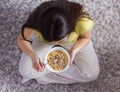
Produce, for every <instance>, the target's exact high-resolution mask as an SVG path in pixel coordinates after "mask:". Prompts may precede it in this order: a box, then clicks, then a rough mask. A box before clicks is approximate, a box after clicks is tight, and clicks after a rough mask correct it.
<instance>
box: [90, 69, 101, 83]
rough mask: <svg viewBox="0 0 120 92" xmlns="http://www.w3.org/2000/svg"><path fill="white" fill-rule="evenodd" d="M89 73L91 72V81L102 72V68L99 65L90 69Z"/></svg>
mask: <svg viewBox="0 0 120 92" xmlns="http://www.w3.org/2000/svg"><path fill="white" fill-rule="evenodd" d="M88 74H89V77H88V79H89V81H93V80H96V79H97V78H98V76H99V74H100V68H99V67H97V68H93V69H91V70H90V72H89V73H88Z"/></svg>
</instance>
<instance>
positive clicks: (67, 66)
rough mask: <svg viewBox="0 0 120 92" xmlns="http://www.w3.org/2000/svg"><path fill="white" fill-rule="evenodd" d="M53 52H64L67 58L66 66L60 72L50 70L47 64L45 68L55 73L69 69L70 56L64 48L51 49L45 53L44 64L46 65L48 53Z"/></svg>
mask: <svg viewBox="0 0 120 92" xmlns="http://www.w3.org/2000/svg"><path fill="white" fill-rule="evenodd" d="M55 50H61V51H64V52H65V54H66V55H67V57H68V64H67V65H66V67H65V68H64V69H62V70H60V71H56V70H54V69H52V68H51V67H50V66H49V64H47V65H46V68H47V69H48V70H49V71H51V72H55V73H60V72H64V71H66V70H67V69H68V68H69V66H70V55H69V52H68V51H67V50H66V49H65V48H64V47H53V48H52V49H50V50H49V51H48V52H47V54H46V55H45V63H47V57H48V55H49V53H50V52H51V51H55Z"/></svg>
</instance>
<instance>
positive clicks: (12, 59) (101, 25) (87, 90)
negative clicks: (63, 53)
mask: <svg viewBox="0 0 120 92" xmlns="http://www.w3.org/2000/svg"><path fill="white" fill-rule="evenodd" d="M44 1H46V0H0V92H120V0H73V1H75V2H79V3H81V4H82V5H83V6H84V7H85V8H86V10H87V11H88V12H89V14H90V15H91V16H92V18H93V19H94V21H95V26H94V28H93V39H92V40H93V44H94V48H95V51H96V53H97V55H98V57H99V61H100V68H101V72H100V76H99V77H98V79H97V80H95V81H93V82H89V83H75V84H69V85H62V84H47V85H41V84H38V83H37V82H36V81H35V80H31V81H29V82H26V83H25V84H21V83H20V80H21V75H20V74H19V72H18V63H19V60H20V57H21V53H22V52H21V51H20V50H19V48H18V46H17V43H16V37H17V35H18V33H19V32H20V30H21V26H22V25H23V23H24V22H25V20H26V19H27V17H28V16H29V14H30V13H31V12H32V11H33V9H34V8H35V7H36V6H38V5H39V4H40V3H41V2H44Z"/></svg>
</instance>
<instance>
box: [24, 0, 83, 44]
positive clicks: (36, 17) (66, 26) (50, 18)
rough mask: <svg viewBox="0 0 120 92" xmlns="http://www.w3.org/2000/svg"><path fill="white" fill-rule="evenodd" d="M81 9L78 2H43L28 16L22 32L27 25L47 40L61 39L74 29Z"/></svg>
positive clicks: (60, 0)
mask: <svg viewBox="0 0 120 92" xmlns="http://www.w3.org/2000/svg"><path fill="white" fill-rule="evenodd" d="M81 10H82V6H81V5H80V4H79V3H75V2H70V1H67V0H56V1H48V2H44V3H42V4H41V5H39V6H38V7H37V8H36V9H35V10H34V11H33V12H32V14H31V15H30V16H29V18H28V20H27V21H26V23H25V24H24V25H23V28H22V33H23V31H24V27H29V28H33V29H36V30H37V31H38V32H40V33H41V34H42V36H43V38H44V39H45V40H47V41H50V42H52V41H58V40H61V39H62V38H64V37H65V36H66V35H68V34H70V33H71V32H72V31H74V29H75V25H76V22H77V19H78V18H79V17H80V16H81V15H82V12H81ZM23 37H24V33H23ZM24 38H25V37H24Z"/></svg>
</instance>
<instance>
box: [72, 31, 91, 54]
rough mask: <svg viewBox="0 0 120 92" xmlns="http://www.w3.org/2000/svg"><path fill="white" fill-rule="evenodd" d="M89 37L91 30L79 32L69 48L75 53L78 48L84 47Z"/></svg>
mask: <svg viewBox="0 0 120 92" xmlns="http://www.w3.org/2000/svg"><path fill="white" fill-rule="evenodd" d="M91 38H92V33H91V31H88V32H86V33H84V34H81V35H80V37H79V38H78V39H77V41H76V42H75V44H74V45H73V46H72V48H71V49H72V50H73V51H74V52H76V53H77V52H78V51H79V50H81V49H82V48H84V47H85V46H86V45H87V44H88V43H89V42H90V40H91Z"/></svg>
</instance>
